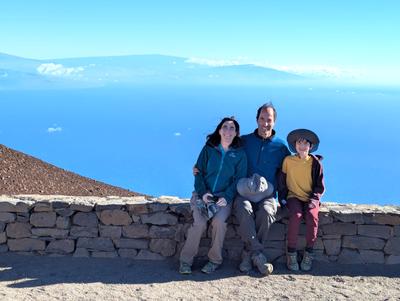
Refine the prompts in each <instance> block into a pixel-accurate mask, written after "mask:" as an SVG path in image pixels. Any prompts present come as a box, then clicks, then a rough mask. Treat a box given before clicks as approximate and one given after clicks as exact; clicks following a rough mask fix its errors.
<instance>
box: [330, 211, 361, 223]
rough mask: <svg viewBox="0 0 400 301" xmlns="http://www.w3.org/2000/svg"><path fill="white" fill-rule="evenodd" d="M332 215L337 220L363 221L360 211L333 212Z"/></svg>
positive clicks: (348, 221) (346, 221) (344, 221)
mask: <svg viewBox="0 0 400 301" xmlns="http://www.w3.org/2000/svg"><path fill="white" fill-rule="evenodd" d="M332 215H333V217H334V218H335V219H336V220H339V221H341V222H343V223H355V224H363V223H364V218H363V215H362V214H361V213H349V212H343V213H342V212H335V213H332Z"/></svg>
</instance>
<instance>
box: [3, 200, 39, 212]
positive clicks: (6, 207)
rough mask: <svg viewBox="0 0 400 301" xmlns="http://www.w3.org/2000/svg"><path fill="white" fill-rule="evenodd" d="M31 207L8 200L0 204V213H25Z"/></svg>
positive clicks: (24, 203) (25, 203)
mask: <svg viewBox="0 0 400 301" xmlns="http://www.w3.org/2000/svg"><path fill="white" fill-rule="evenodd" d="M30 207H31V203H27V202H21V201H18V200H8V201H1V202H0V212H15V213H16V212H21V213H27V212H29V209H30Z"/></svg>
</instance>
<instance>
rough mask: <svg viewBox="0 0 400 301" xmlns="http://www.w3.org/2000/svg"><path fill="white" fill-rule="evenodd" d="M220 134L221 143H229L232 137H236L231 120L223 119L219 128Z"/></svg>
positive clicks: (234, 127)
mask: <svg viewBox="0 0 400 301" xmlns="http://www.w3.org/2000/svg"><path fill="white" fill-rule="evenodd" d="M219 135H220V136H221V143H222V144H226V145H231V143H232V141H233V139H234V138H235V137H236V126H235V123H234V122H233V121H225V122H224V123H223V124H222V127H221V128H220V130H219Z"/></svg>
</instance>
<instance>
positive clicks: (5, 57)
mask: <svg viewBox="0 0 400 301" xmlns="http://www.w3.org/2000/svg"><path fill="white" fill-rule="evenodd" d="M27 74H28V75H29V76H28V75H27ZM8 75H13V76H11V77H8ZM305 79H306V78H305V77H302V76H299V75H295V74H292V73H289V72H284V71H279V70H276V69H273V68H266V67H261V66H256V65H252V64H242V65H238V64H235V65H225V66H211V65H209V64H204V63H199V62H193V61H192V60H190V59H188V58H183V57H175V56H166V55H157V54H148V55H124V56H102V57H82V58H64V59H52V60H34V59H26V58H21V57H17V56H13V55H9V54H4V53H0V89H2V90H5V89H24V88H37V89H53V88H82V87H99V86H100V87H103V86H115V85H129V86H132V85H140V84H185V85H199V84H207V85H219V84H223V85H229V84H231V85H268V84H276V83H289V82H290V83H292V82H301V81H303V80H305Z"/></svg>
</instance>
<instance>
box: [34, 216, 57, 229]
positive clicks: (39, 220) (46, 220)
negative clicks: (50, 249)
mask: <svg viewBox="0 0 400 301" xmlns="http://www.w3.org/2000/svg"><path fill="white" fill-rule="evenodd" d="M56 218H57V215H56V213H55V212H38V213H32V214H31V218H30V223H31V224H32V225H33V226H35V227H54V226H55V224H56Z"/></svg>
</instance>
